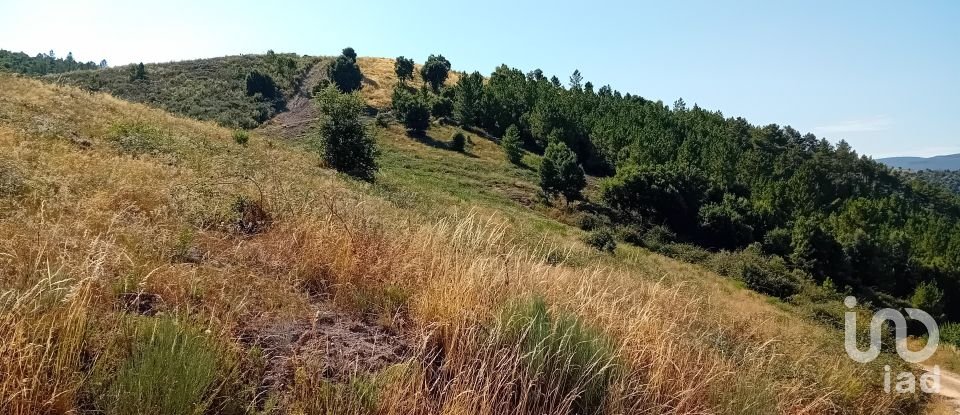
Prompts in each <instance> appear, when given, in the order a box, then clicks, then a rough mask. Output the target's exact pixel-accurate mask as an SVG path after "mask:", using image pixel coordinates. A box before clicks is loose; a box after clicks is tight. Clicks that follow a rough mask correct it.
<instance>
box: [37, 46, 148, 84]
mask: <svg viewBox="0 0 960 415" xmlns="http://www.w3.org/2000/svg"><path fill="white" fill-rule="evenodd" d="M51 52H52V51H51ZM142 79H147V69H146V67H144V66H143V62H140V63H139V64H137V65H132V66H131V67H130V80H131V81H137V80H142Z"/></svg>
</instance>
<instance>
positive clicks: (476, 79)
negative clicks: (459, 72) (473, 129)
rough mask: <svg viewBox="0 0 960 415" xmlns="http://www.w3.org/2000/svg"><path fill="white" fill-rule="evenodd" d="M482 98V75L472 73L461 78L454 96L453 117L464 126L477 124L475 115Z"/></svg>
mask: <svg viewBox="0 0 960 415" xmlns="http://www.w3.org/2000/svg"><path fill="white" fill-rule="evenodd" d="M482 98H483V75H480V72H474V73H472V74H470V75H467V76H461V77H460V80H458V81H457V86H456V95H455V97H454V101H453V116H454V117H455V118H456V119H457V120H458V121H460V124H463V125H464V126H468V127H469V126H473V125H476V124H477V121H478V120H477V114H478V112H479V111H480V102H481V99H482Z"/></svg>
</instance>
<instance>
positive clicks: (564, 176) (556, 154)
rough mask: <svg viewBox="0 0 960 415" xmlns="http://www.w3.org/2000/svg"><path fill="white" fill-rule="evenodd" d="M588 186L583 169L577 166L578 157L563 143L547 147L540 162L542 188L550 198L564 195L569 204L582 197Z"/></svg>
mask: <svg viewBox="0 0 960 415" xmlns="http://www.w3.org/2000/svg"><path fill="white" fill-rule="evenodd" d="M586 185H587V181H586V177H585V176H584V174H583V169H582V168H581V167H580V165H579V164H577V155H576V154H574V153H573V151H572V150H570V148H569V147H567V145H566V144H564V143H563V142H561V141H552V142H550V144H549V145H547V150H546V151H545V152H544V154H543V160H542V161H541V162H540V188H541V189H543V192H544V193H546V194H547V195H550V196H556V195H563V197H564V199H566V201H567V203H568V204H569V203H570V201H572V200H578V199H580V198H581V197H582V195H581V193H580V192H581V191H582V190H583V188H584V187H585V186H586Z"/></svg>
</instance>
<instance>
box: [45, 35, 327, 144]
mask: <svg viewBox="0 0 960 415" xmlns="http://www.w3.org/2000/svg"><path fill="white" fill-rule="evenodd" d="M320 61H321V58H316V57H310V56H298V55H296V54H273V53H268V54H265V55H241V56H226V57H222V58H212V59H198V60H192V61H182V62H170V63H159V64H147V65H145V72H146V73H145V76H144V78H143V79H132V71H133V70H134V67H133V65H128V66H122V67H115V68H109V69H103V70H94V71H77V72H71V73H67V74H59V75H50V76H48V77H47V79H48V80H51V81H56V82H59V83H64V84H69V85H75V86H78V87H81V88H84V89H87V90H91V91H102V92H107V93H109V94H111V95H113V96H115V97H118V98H121V99H124V100H128V101H133V102H140V103H144V104H148V105H151V106H154V107H157V108H162V109H164V110H167V111H170V112H173V113H176V114H182V115H186V116H188V117H192V118H196V119H200V120H210V121H216V122H217V123H219V124H220V125H223V126H227V127H242V128H252V127H256V126H257V125H259V124H260V123H262V122H264V121H266V120H267V119H269V118H270V117H272V116H273V115H274V114H276V113H277V112H278V111H281V110H283V109H284V106H285V104H286V99H287V98H289V97H291V96H292V95H293V94H294V92H295V90H296V88H297V85H298V83H299V82H300V80H302V79H303V78H304V77H305V76H306V74H307V72H308V71H309V69H310V68H311V67H312V66H313V65H314V64H316V63H318V62H320ZM252 71H260V72H262V73H264V74H267V75H269V76H270V77H272V78H273V80H274V82H275V83H276V85H277V87H278V88H279V90H280V92H281V93H282V97H280V99H278V100H276V101H272V100H269V99H262V98H258V97H256V96H252V95H250V94H248V93H247V86H246V77H247V74H249V73H250V72H252Z"/></svg>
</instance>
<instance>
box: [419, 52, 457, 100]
mask: <svg viewBox="0 0 960 415" xmlns="http://www.w3.org/2000/svg"><path fill="white" fill-rule="evenodd" d="M449 74H450V61H448V60H447V58H444V57H443V55H430V57H428V58H427V61H426V62H425V63H424V64H423V67H422V68H420V76H421V77H423V81H424V82H426V83H427V84H429V85H430V88H432V89H433V90H434V91H438V90H439V89H440V87H441V86H443V83H444V82H446V80H447V76H448V75H449Z"/></svg>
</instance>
